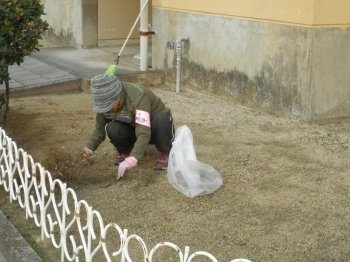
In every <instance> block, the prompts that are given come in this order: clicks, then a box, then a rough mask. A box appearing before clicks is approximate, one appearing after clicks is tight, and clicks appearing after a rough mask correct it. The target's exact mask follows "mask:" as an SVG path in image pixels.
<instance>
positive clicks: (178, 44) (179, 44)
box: [176, 36, 190, 93]
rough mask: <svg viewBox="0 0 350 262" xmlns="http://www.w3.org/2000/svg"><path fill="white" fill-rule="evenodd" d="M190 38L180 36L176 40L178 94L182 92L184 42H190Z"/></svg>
mask: <svg viewBox="0 0 350 262" xmlns="http://www.w3.org/2000/svg"><path fill="white" fill-rule="evenodd" d="M189 39H190V38H189V37H188V36H180V37H178V38H177V40H176V62H177V72H176V93H179V92H180V87H181V54H182V42H183V41H188V40H189Z"/></svg>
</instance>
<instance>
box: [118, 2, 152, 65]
mask: <svg viewBox="0 0 350 262" xmlns="http://www.w3.org/2000/svg"><path fill="white" fill-rule="evenodd" d="M148 1H149V0H147V1H146V3H145V4H144V5H143V6H142V8H141V11H140V13H139V15H138V16H137V18H136V20H135V23H134V25H133V26H132V28H131V30H130V32H129V35H128V37H127V38H126V40H125V41H124V44H123V46H122V48H121V49H120V51H119V54H118V57H117V58H116V59H115V61H116V63H117V64H118V63H119V57H120V55H121V54H122V52H123V50H124V47H125V45H126V43H127V42H128V40H129V38H130V36H131V33H132V32H133V31H134V28H135V26H136V24H137V22H138V21H139V19H140V16H141V14H142V12H143V10H144V9H145V8H146V6H147V3H148ZM147 13H148V12H147Z"/></svg>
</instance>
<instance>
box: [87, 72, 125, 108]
mask: <svg viewBox="0 0 350 262" xmlns="http://www.w3.org/2000/svg"><path fill="white" fill-rule="evenodd" d="M122 88H123V86H122V84H121V83H120V82H119V80H118V78H117V77H116V76H115V75H113V74H99V75H97V76H94V77H93V78H92V79H91V95H92V100H93V102H94V107H93V109H92V111H93V112H94V113H106V112H108V111H109V110H111V109H112V107H113V105H114V102H115V100H117V99H118V98H119V97H120V96H121V95H122Z"/></svg>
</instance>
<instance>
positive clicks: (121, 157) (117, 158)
mask: <svg viewBox="0 0 350 262" xmlns="http://www.w3.org/2000/svg"><path fill="white" fill-rule="evenodd" d="M129 156H130V152H128V153H119V152H117V155H116V156H115V158H114V164H115V165H119V164H120V163H121V162H123V161H124V160H125V158H127V157H129Z"/></svg>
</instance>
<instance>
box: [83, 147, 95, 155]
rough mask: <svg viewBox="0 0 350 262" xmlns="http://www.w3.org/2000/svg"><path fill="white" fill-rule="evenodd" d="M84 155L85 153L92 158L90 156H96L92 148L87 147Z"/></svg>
mask: <svg viewBox="0 0 350 262" xmlns="http://www.w3.org/2000/svg"><path fill="white" fill-rule="evenodd" d="M84 153H85V154H86V155H87V156H90V155H93V154H95V152H94V151H92V150H91V149H90V148H87V147H84Z"/></svg>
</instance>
